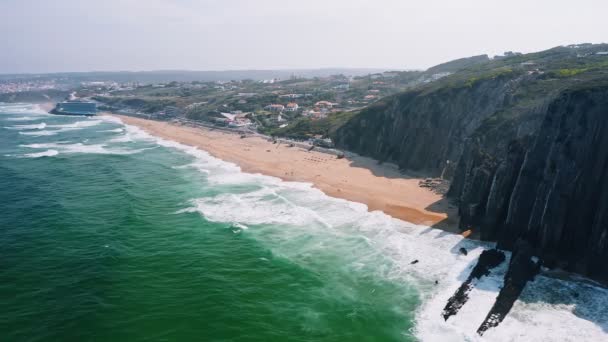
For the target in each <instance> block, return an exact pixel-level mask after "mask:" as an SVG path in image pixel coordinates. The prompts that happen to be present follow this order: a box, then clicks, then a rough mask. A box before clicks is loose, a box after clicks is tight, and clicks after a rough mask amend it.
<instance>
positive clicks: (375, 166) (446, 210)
mask: <svg viewBox="0 0 608 342" xmlns="http://www.w3.org/2000/svg"><path fill="white" fill-rule="evenodd" d="M107 115H112V116H114V117H117V118H119V119H121V120H122V121H123V122H124V123H125V124H128V125H133V126H136V127H139V128H140V129H143V130H144V131H146V132H147V133H149V134H152V135H154V136H158V137H160V138H163V139H168V140H173V141H176V142H179V143H182V144H185V145H189V146H194V147H197V148H200V149H201V150H204V151H206V152H208V153H210V154H211V155H212V156H214V157H216V158H219V159H222V160H225V161H228V162H232V163H235V164H237V165H239V166H240V167H241V169H242V170H243V171H245V172H250V173H260V174H264V175H268V176H274V177H278V178H280V179H282V180H285V181H297V182H307V183H312V184H313V186H314V187H316V188H318V189H320V190H321V191H323V192H324V193H325V194H327V195H329V196H332V197H337V198H342V199H346V200H349V201H354V202H359V203H363V204H366V205H367V207H368V209H369V210H370V211H374V210H380V211H382V212H384V213H386V214H388V215H390V216H392V217H395V218H398V219H402V220H405V221H408V222H411V223H414V224H419V225H426V226H432V227H436V228H441V229H445V230H448V231H451V232H455V233H456V232H459V231H458V229H457V212H456V208H455V207H453V206H451V205H450V204H449V203H448V201H447V200H446V199H445V198H444V197H443V196H442V195H440V194H437V193H435V192H433V191H431V190H430V189H428V188H423V187H420V186H419V182H420V181H421V180H422V179H421V178H417V177H409V176H407V175H404V174H403V173H401V172H400V171H399V170H398V169H397V168H395V167H393V166H391V165H380V164H379V163H378V162H377V161H376V160H373V159H370V158H365V157H360V156H356V155H355V156H351V155H349V156H347V157H346V158H341V159H339V158H337V157H336V156H335V155H330V154H326V153H322V152H317V151H314V150H312V151H308V150H307V149H303V148H300V147H296V146H289V145H288V144H281V143H273V142H272V141H268V140H267V139H264V138H263V137H258V136H250V135H248V136H245V137H242V136H240V135H239V134H236V133H231V132H226V131H221V130H213V129H206V128H198V127H189V126H183V125H179V124H176V123H169V122H161V121H153V120H146V119H142V118H135V117H130V116H124V115H116V114H107Z"/></svg>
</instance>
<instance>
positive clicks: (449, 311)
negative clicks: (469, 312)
mask: <svg viewBox="0 0 608 342" xmlns="http://www.w3.org/2000/svg"><path fill="white" fill-rule="evenodd" d="M503 261H505V254H504V253H503V252H501V251H499V250H497V249H489V250H485V251H483V252H482V253H481V255H480V256H479V260H478V261H477V264H476V265H475V267H474V268H473V270H472V271H471V274H469V277H468V278H467V280H466V281H465V282H464V283H462V285H460V287H459V288H458V290H457V291H456V293H454V295H453V296H452V297H450V299H449V300H448V302H447V304H446V305H445V308H444V309H443V313H442V316H443V319H445V320H446V321H447V320H448V318H450V316H453V315H455V314H457V313H458V311H459V310H460V308H462V306H463V305H464V304H465V303H466V302H467V301H468V300H469V292H471V290H472V289H473V288H474V287H475V284H474V281H475V280H477V279H480V278H481V277H483V276H486V275H488V274H490V270H492V269H493V268H495V267H496V266H498V265H500V264H501V263H502V262H503Z"/></svg>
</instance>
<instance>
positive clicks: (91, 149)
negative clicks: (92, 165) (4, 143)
mask: <svg viewBox="0 0 608 342" xmlns="http://www.w3.org/2000/svg"><path fill="white" fill-rule="evenodd" d="M21 147H27V148H34V149H57V150H59V151H60V152H61V153H93V154H117V155H128V154H135V153H139V152H142V151H144V150H145V149H138V150H129V149H119V148H112V149H110V148H107V147H106V145H104V144H91V145H85V144H82V143H76V144H60V143H48V144H29V145H21Z"/></svg>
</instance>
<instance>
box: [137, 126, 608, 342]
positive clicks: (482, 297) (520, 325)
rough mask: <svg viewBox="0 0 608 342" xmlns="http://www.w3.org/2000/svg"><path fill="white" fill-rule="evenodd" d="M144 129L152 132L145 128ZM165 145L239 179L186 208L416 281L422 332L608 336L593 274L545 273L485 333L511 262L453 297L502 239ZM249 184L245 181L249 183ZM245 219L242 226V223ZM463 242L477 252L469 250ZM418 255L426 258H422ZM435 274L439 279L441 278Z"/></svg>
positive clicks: (268, 238) (297, 249)
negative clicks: (564, 276)
mask: <svg viewBox="0 0 608 342" xmlns="http://www.w3.org/2000/svg"><path fill="white" fill-rule="evenodd" d="M126 127H127V130H131V131H139V133H138V134H137V136H138V137H140V138H143V139H145V140H150V139H151V138H152V137H151V136H150V135H148V134H147V133H145V132H143V131H141V130H139V129H138V128H136V127H132V126H128V125H127V126H126ZM155 139H156V142H157V143H158V144H159V145H161V146H164V147H168V148H174V149H177V150H180V151H183V152H185V153H187V154H189V155H191V156H193V157H194V158H195V161H194V162H193V163H191V164H188V165H183V166H180V167H178V168H184V167H192V168H196V169H199V170H201V171H202V172H205V173H208V175H207V180H208V182H209V185H212V186H231V185H233V186H234V185H236V186H235V187H233V188H234V189H237V190H233V191H232V192H231V193H226V192H225V191H222V192H220V194H218V195H213V196H209V197H204V198H197V199H193V200H192V201H191V204H192V205H191V206H190V207H188V208H184V209H183V210H181V211H180V212H179V213H183V212H198V213H200V214H201V215H202V216H204V217H205V218H206V219H207V220H210V221H216V222H226V223H230V224H232V225H233V226H234V227H236V228H239V230H238V231H235V233H237V232H238V233H240V232H242V231H244V230H245V228H244V227H247V228H248V229H246V234H250V235H251V236H252V237H254V238H257V239H258V241H260V242H261V243H263V244H265V245H267V246H268V248H270V249H271V250H272V252H273V254H275V255H277V256H280V257H284V258H287V259H289V260H292V261H293V262H296V263H304V264H305V263H306V262H307V260H309V259H310V258H314V257H319V256H323V255H327V254H328V253H331V258H339V261H340V263H339V264H341V265H343V267H344V268H345V270H347V271H348V270H365V272H368V273H370V274H373V275H374V276H376V277H381V278H383V279H387V280H390V281H394V282H399V283H404V284H412V285H413V286H414V287H415V288H416V289H417V290H418V291H419V293H420V299H421V301H422V303H421V305H420V307H419V308H418V310H417V312H416V317H415V328H414V331H413V333H414V334H415V336H416V337H418V338H419V339H420V340H422V341H603V340H608V333H607V332H608V290H606V289H603V288H601V287H598V286H593V285H591V284H588V283H584V282H576V281H566V280H559V279H555V278H550V277H547V276H545V275H543V274H541V275H539V276H537V278H536V280H535V281H534V282H531V283H528V285H527V287H526V289H525V290H524V292H523V293H522V296H521V298H520V300H518V301H517V302H516V303H515V305H514V307H513V309H512V310H511V312H510V314H509V315H508V316H507V317H506V318H505V320H504V321H503V322H502V323H501V324H500V325H499V326H498V327H496V328H492V329H490V330H488V331H487V332H486V333H485V334H484V336H483V337H480V336H479V335H477V333H476V330H477V328H478V327H479V325H480V324H481V323H482V322H483V320H484V318H485V316H486V314H487V313H488V312H489V310H490V308H491V307H492V305H493V304H494V301H495V299H496V296H497V295H498V291H499V289H500V287H501V286H502V278H503V277H504V274H505V272H506V268H507V264H508V259H509V258H510V254H509V253H507V257H508V258H507V261H506V262H504V263H503V264H501V265H500V266H499V267H498V268H496V269H494V270H492V272H491V274H490V275H489V276H487V277H483V278H482V279H481V280H480V281H479V282H478V283H477V286H476V287H475V288H474V289H473V290H472V291H471V292H470V299H469V301H468V302H467V303H466V304H465V305H464V306H463V307H462V309H461V310H460V312H459V313H458V314H457V315H456V316H452V317H450V319H449V320H448V321H447V322H446V321H444V320H443V317H442V316H441V313H442V310H443V307H444V306H445V304H446V302H447V300H448V298H449V297H450V296H451V295H452V294H453V293H454V292H455V291H456V289H457V288H458V287H459V286H460V284H461V283H462V282H463V281H464V280H465V279H466V277H467V276H468V274H469V273H470V270H471V269H472V267H474V265H475V263H476V262H477V259H478V257H479V254H481V252H482V251H483V250H484V249H487V248H492V247H493V246H494V244H492V243H484V242H479V241H472V240H467V239H463V238H462V237H461V236H459V235H455V234H450V233H447V232H444V231H441V230H437V229H433V228H430V227H426V226H418V225H414V224H412V223H408V222H404V221H401V220H398V219H394V218H391V217H390V216H388V215H386V214H384V213H382V212H379V211H374V212H368V210H367V207H366V206H365V205H363V204H359V203H354V202H349V201H346V200H342V199H336V198H332V197H329V196H327V195H325V194H324V193H323V192H321V191H320V190H318V189H315V188H313V187H312V186H311V184H306V183H297V182H284V181H281V180H280V179H278V178H274V177H268V176H263V175H259V174H248V173H243V172H241V171H240V168H239V167H238V166H236V165H234V164H231V163H228V162H224V161H222V160H219V159H217V158H214V157H212V156H210V155H209V154H208V153H207V152H204V151H201V150H198V149H196V148H194V147H190V146H185V145H182V144H179V143H176V142H172V141H167V140H164V139H160V138H155ZM244 184H245V185H249V186H248V187H243V186H242V185H244ZM241 226H242V227H241ZM461 247H463V248H466V249H467V250H468V252H469V253H468V255H466V256H465V255H461V254H460V253H459V252H458V250H459V249H460V248H461ZM413 260H419V262H418V263H416V264H415V265H412V264H410V263H411V261H413ZM435 281H438V282H439V283H438V284H437V285H436V284H435Z"/></svg>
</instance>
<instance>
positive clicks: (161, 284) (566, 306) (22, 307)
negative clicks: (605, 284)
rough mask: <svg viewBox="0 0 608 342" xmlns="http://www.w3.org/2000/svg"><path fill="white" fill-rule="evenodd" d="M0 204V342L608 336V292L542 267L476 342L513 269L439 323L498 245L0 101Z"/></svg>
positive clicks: (171, 145)
mask: <svg viewBox="0 0 608 342" xmlns="http://www.w3.org/2000/svg"><path fill="white" fill-rule="evenodd" d="M0 210H1V214H0V302H1V303H2V310H0V335H1V337H0V340H2V341H418V340H421V341H601V340H608V291H607V290H606V289H604V288H602V287H600V286H598V285H597V284H594V283H592V282H590V281H587V280H585V279H582V278H575V277H571V278H569V279H568V280H560V279H557V278H556V277H553V276H548V275H547V274H541V275H540V276H538V277H537V279H536V281H534V282H532V283H529V285H528V287H527V288H526V289H525V291H524V293H523V294H522V297H521V299H520V300H519V301H518V302H517V303H516V304H515V306H514V308H513V310H512V312H511V314H510V315H509V316H508V317H507V318H506V319H505V321H504V322H503V323H502V324H501V325H500V326H499V327H497V328H495V329H491V330H489V331H488V332H487V333H486V334H485V335H484V337H483V338H481V337H479V336H478V335H477V334H476V333H475V331H476V329H477V327H478V326H479V324H481V322H482V321H483V319H484V318H485V315H486V314H487V312H488V311H489V309H490V307H491V306H492V305H493V300H494V298H495V297H496V295H497V293H498V289H499V286H500V285H501V279H502V277H503V275H504V272H505V270H506V262H505V263H504V264H503V265H501V266H500V267H499V268H498V269H496V270H494V271H493V272H492V274H491V275H490V276H488V277H486V278H484V279H482V280H481V281H480V282H478V283H477V287H476V289H474V290H473V291H472V292H471V299H470V301H469V302H468V303H467V304H466V305H465V306H464V307H463V308H462V310H461V312H460V313H459V314H458V315H457V316H455V317H452V318H450V320H449V321H447V322H444V321H443V318H442V317H441V316H440V314H441V310H442V309H443V306H444V305H445V302H446V300H447V298H449V296H450V295H452V293H453V292H454V291H455V290H456V289H457V288H458V286H459V285H460V283H461V282H462V281H463V280H464V279H465V278H466V277H467V275H468V272H469V271H470V269H471V268H472V267H473V266H474V265H475V262H476V257H477V256H479V254H480V253H481V251H482V250H483V249H484V248H490V247H492V246H493V245H492V244H490V243H482V242H478V241H471V240H465V239H462V238H461V237H460V236H457V235H453V234H449V233H445V232H443V231H440V230H436V229H432V228H429V227H424V226H416V225H414V224H410V223H407V222H403V221H400V220H397V219H393V218H391V217H389V216H387V215H385V214H383V213H381V212H368V211H367V208H366V207H365V206H364V205H362V204H358V203H353V202H349V201H346V200H341V199H335V198H331V197H328V196H326V195H324V194H323V193H322V192H320V191H319V190H316V189H314V188H312V186H311V185H310V184H305V183H296V182H284V181H281V180H279V179H277V178H273V177H268V176H264V175H259V174H248V173H244V172H241V170H240V169H239V167H237V166H236V165H234V164H231V163H227V162H224V161H221V160H219V159H216V158H214V157H212V156H210V155H209V154H207V153H206V152H205V151H201V150H197V149H195V148H192V147H188V146H184V145H181V144H178V143H175V142H171V141H166V140H162V139H159V138H156V137H153V136H150V135H148V134H147V133H145V132H143V131H141V130H139V129H138V128H136V127H132V126H127V125H124V124H122V123H121V122H120V121H119V120H118V119H114V118H111V117H92V118H83V117H68V116H55V115H49V114H45V113H44V112H43V111H41V110H40V109H39V108H38V107H37V106H35V105H31V104H0ZM461 247H464V248H466V249H467V250H468V251H469V253H468V255H467V256H464V255H460V254H459V253H458V249H459V248H461ZM413 260H418V261H419V262H418V263H416V264H411V262H412V261H413ZM436 282H438V283H436Z"/></svg>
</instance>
